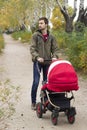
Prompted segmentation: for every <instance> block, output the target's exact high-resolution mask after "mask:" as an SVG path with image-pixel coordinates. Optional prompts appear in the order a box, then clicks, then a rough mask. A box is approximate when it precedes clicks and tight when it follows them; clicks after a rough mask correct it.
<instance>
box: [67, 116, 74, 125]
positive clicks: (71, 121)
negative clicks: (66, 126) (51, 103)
mask: <svg viewBox="0 0 87 130" xmlns="http://www.w3.org/2000/svg"><path fill="white" fill-rule="evenodd" d="M67 118H68V122H69V123H70V124H73V123H74V122H75V116H67Z"/></svg>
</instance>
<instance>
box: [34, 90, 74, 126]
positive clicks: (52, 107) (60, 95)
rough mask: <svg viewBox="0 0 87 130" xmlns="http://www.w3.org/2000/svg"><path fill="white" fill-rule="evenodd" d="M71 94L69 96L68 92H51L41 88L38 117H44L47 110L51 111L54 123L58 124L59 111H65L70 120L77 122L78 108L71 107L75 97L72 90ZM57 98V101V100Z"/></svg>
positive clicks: (71, 122)
mask: <svg viewBox="0 0 87 130" xmlns="http://www.w3.org/2000/svg"><path fill="white" fill-rule="evenodd" d="M69 93H71V96H70V97H68V92H49V91H48V90H41V94H40V102H38V103H37V104H36V113H37V117H38V118H42V116H43V114H45V113H46V111H47V110H49V111H51V112H52V114H51V121H52V124H53V125H57V123H58V116H59V112H64V113H65V115H66V116H67V119H68V122H69V123H70V124H73V123H74V122H75V115H76V109H75V107H71V105H70V101H71V100H72V99H75V98H74V94H73V92H72V91H70V92H69ZM55 100H56V102H55Z"/></svg>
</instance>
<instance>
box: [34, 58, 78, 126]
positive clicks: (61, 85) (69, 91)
mask: <svg viewBox="0 0 87 130" xmlns="http://www.w3.org/2000/svg"><path fill="white" fill-rule="evenodd" d="M78 89H79V86H78V77H77V74H76V72H75V70H74V68H73V66H72V64H71V63H70V62H69V61H66V60H56V61H54V62H52V63H51V65H50V67H49V69H48V74H47V82H46V83H45V84H44V85H43V86H42V88H41V94H40V102H38V103H37V105H36V113H37V116H38V118H42V116H43V114H45V113H46V111H47V110H49V111H51V112H52V114H51V121H52V123H53V125H56V124H57V123H58V116H59V112H64V113H65V115H66V116H67V119H68V122H69V123H70V124H73V123H74V122H75V115H76V109H75V107H73V106H71V100H72V99H74V94H73V91H74V90H78Z"/></svg>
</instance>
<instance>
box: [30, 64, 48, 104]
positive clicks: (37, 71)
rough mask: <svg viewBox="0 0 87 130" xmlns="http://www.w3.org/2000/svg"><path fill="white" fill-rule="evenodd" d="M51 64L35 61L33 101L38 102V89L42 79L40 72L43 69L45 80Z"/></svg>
mask: <svg viewBox="0 0 87 130" xmlns="http://www.w3.org/2000/svg"><path fill="white" fill-rule="evenodd" d="M48 67H49V65H43V64H40V63H38V62H34V63H33V84H32V89H31V102H32V103H36V96H37V89H38V85H39V81H40V72H41V71H43V81H46V80H47V71H48Z"/></svg>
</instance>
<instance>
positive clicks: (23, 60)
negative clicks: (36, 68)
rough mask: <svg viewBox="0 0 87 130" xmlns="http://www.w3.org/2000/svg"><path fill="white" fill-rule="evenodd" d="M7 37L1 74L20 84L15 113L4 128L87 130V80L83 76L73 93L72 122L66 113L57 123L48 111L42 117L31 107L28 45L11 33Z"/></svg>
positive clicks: (0, 64) (14, 129)
mask: <svg viewBox="0 0 87 130" xmlns="http://www.w3.org/2000/svg"><path fill="white" fill-rule="evenodd" d="M4 38H5V43H6V47H5V49H4V50H3V54H2V55H1V56H0V67H2V68H4V72H3V73H1V75H0V78H1V79H2V80H4V79H6V78H8V79H10V80H11V81H12V83H13V84H16V85H20V87H21V91H20V93H21V95H20V100H19V102H18V103H17V105H16V113H15V114H14V115H13V116H12V117H11V118H9V119H8V120H7V122H6V123H7V124H8V126H7V127H6V129H4V130H53V129H54V130H82V129H84V130H85V129H86V128H87V124H86V123H87V96H86V95H87V81H86V80H85V79H82V78H81V77H80V78H79V85H80V90H79V91H77V92H75V93H74V95H75V104H74V106H75V107H76V110H77V115H76V121H75V123H74V124H73V125H70V124H69V123H68V122H67V119H66V116H65V115H64V113H61V114H60V115H59V123H58V125H57V126H53V125H52V123H51V120H50V116H51V112H49V111H47V113H46V114H44V115H43V118H42V119H38V118H37V115H36V112H35V111H32V110H31V102H30V91H31V82H32V62H31V57H30V52H29V46H28V45H26V44H25V45H23V44H21V43H20V42H19V41H14V40H13V39H12V38H11V36H10V35H4ZM38 93H39V92H38ZM38 101H39V94H38Z"/></svg>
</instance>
